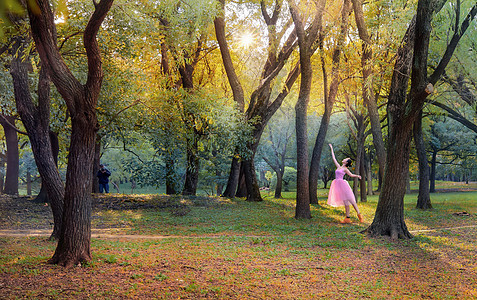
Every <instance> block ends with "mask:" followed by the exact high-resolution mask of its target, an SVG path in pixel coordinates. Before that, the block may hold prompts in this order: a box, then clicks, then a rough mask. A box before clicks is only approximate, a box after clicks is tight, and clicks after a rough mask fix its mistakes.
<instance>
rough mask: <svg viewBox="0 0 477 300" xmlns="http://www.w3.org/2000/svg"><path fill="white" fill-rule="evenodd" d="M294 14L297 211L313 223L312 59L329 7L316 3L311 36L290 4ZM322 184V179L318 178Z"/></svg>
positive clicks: (319, 2) (310, 31) (292, 4)
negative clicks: (298, 73) (297, 60)
mask: <svg viewBox="0 0 477 300" xmlns="http://www.w3.org/2000/svg"><path fill="white" fill-rule="evenodd" d="M289 6H290V13H291V15H292V19H293V23H294V24H295V30H296V33H297V37H298V46H299V49H300V71H301V81H300V91H299V93H298V100H297V102H296V105H295V114H296V122H295V123H296V125H295V126H296V147H297V178H296V180H297V191H296V209H295V218H297V219H310V218H311V211H310V189H309V175H310V173H309V167H308V132H307V113H308V111H307V110H308V102H309V100H310V93H311V83H312V77H313V69H312V66H311V56H312V55H313V53H314V52H315V49H316V47H315V48H314V47H313V44H314V43H315V41H316V39H317V37H318V34H319V33H320V32H321V26H322V18H323V12H324V7H325V1H317V2H316V6H317V7H316V11H315V16H314V20H313V22H312V24H311V25H310V28H311V29H310V30H309V32H308V34H307V32H306V31H305V28H304V23H303V20H302V17H301V15H300V13H299V11H298V8H297V7H296V6H295V4H294V3H293V2H292V1H289ZM316 180H318V178H316Z"/></svg>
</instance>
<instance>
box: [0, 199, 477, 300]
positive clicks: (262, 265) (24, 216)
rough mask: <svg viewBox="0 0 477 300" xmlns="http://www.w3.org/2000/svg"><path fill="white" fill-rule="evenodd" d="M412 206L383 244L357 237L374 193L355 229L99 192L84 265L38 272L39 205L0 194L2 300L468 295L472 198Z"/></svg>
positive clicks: (476, 219) (472, 263)
mask: <svg viewBox="0 0 477 300" xmlns="http://www.w3.org/2000/svg"><path fill="white" fill-rule="evenodd" d="M413 198H415V195H414V197H412V196H411V197H410V198H409V199H406V223H407V225H408V227H409V229H410V230H411V231H412V232H413V234H414V235H415V237H414V238H413V239H412V240H409V241H398V242H391V241H389V240H387V239H385V238H383V239H369V238H367V237H365V236H363V235H362V234H360V233H359V231H361V230H362V229H364V228H366V225H368V224H369V223H370V222H371V221H372V217H373V213H374V210H375V207H376V201H377V200H376V197H371V199H370V201H369V202H367V203H360V204H359V205H360V208H361V210H362V211H363V213H364V215H365V219H366V222H365V223H363V224H359V223H357V220H356V218H353V221H354V223H353V224H351V225H341V224H338V223H337V221H338V220H339V219H341V218H342V215H343V212H342V210H339V209H334V208H330V207H324V206H323V207H322V206H313V207H312V214H313V218H312V219H311V220H295V219H294V218H293V215H294V200H293V199H280V200H277V199H267V200H266V201H264V202H263V203H247V202H245V201H243V200H240V199H235V200H228V199H219V198H204V197H202V198H200V197H198V198H193V199H182V198H181V197H166V196H151V195H129V196H125V195H98V196H95V198H94V201H93V203H94V204H93V218H92V222H93V228H94V230H93V235H92V247H91V248H92V253H93V261H92V262H90V263H88V264H87V265H82V266H77V267H74V268H71V269H64V268H62V267H58V266H55V265H49V264H46V261H47V259H48V258H49V257H50V256H51V255H52V254H53V252H54V249H55V246H56V243H55V242H51V241H48V240H47V237H48V233H49V230H51V224H50V222H51V219H52V218H51V212H50V210H49V207H47V206H43V205H41V204H35V203H32V202H31V201H30V200H29V199H28V198H24V197H22V198H9V197H5V196H2V197H1V198H0V203H1V204H0V214H1V215H0V216H1V221H0V257H1V260H0V262H1V263H0V273H1V275H0V298H1V299H16V298H31V299H67V298H72V299H73V298H74V299H98V298H99V299H151V298H157V299H318V298H323V299H344V298H358V299H398V298H399V299H476V298H477V260H476V257H477V250H476V249H477V239H476V236H477V235H476V233H477V200H476V199H477V193H475V192H460V193H445V194H444V193H442V194H439V195H436V196H433V204H434V207H435V209H433V210H430V211H418V210H415V209H413V206H414V204H413V203H412V201H414V200H413ZM463 211H465V212H466V213H468V215H459V214H456V213H459V212H463ZM27 235H29V236H27Z"/></svg>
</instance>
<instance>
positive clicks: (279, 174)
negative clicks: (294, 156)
mask: <svg viewBox="0 0 477 300" xmlns="http://www.w3.org/2000/svg"><path fill="white" fill-rule="evenodd" d="M275 174H277V185H276V186H275V198H277V199H280V198H281V197H282V185H283V173H282V172H281V170H280V171H279V172H275Z"/></svg>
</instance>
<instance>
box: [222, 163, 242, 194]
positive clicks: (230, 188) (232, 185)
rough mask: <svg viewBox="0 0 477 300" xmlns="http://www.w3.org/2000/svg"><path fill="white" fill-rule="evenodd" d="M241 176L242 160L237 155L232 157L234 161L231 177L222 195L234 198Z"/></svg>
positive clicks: (231, 167)
mask: <svg viewBox="0 0 477 300" xmlns="http://www.w3.org/2000/svg"><path fill="white" fill-rule="evenodd" d="M239 178H240V162H239V159H238V158H237V157H235V156H234V157H233V158H232V163H231V166H230V172H229V178H228V180H227V186H226V187H225V191H224V192H223V194H222V197H227V198H234V197H235V192H236V191H237V186H238V182H239Z"/></svg>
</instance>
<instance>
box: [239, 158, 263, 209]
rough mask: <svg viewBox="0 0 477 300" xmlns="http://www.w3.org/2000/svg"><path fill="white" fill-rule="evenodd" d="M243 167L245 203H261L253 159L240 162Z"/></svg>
mask: <svg viewBox="0 0 477 300" xmlns="http://www.w3.org/2000/svg"><path fill="white" fill-rule="evenodd" d="M242 166H243V167H244V175H245V176H244V177H245V184H246V186H247V199H246V201H251V202H258V201H263V199H262V195H261V194H260V187H259V186H258V180H257V173H256V172H255V163H254V161H253V157H252V158H251V159H248V160H245V161H243V162H242Z"/></svg>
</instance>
